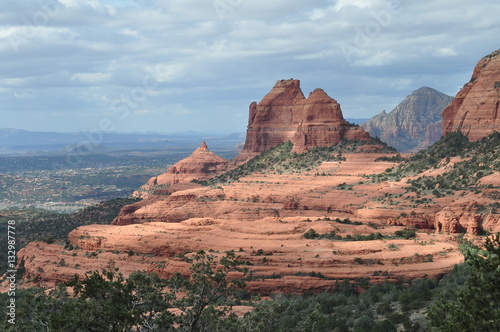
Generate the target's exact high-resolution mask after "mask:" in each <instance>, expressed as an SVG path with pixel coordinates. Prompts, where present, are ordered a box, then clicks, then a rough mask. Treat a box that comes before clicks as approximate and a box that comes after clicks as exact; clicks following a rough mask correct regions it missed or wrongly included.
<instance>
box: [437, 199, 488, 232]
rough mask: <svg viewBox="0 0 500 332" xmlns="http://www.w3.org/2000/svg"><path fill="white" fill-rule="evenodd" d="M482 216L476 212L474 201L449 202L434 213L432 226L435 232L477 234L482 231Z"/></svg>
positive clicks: (476, 206) (476, 205)
mask: <svg viewBox="0 0 500 332" xmlns="http://www.w3.org/2000/svg"><path fill="white" fill-rule="evenodd" d="M482 221H483V216H482V215H481V214H479V213H478V204H477V203H476V202H472V203H468V204H462V203H459V204H450V205H448V206H447V207H445V208H444V209H443V210H441V211H440V212H438V213H436V217H435V221H434V226H435V228H436V232H443V233H451V234H452V233H462V232H464V231H466V232H467V233H469V234H479V233H480V232H481V231H482V227H481V223H482Z"/></svg>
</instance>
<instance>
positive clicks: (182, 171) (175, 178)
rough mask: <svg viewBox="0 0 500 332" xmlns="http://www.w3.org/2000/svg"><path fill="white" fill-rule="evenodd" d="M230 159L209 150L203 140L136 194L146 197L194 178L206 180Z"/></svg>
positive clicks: (223, 167)
mask: <svg viewBox="0 0 500 332" xmlns="http://www.w3.org/2000/svg"><path fill="white" fill-rule="evenodd" d="M227 163H228V161H227V160H226V159H224V158H221V157H219V156H218V155H216V154H215V153H213V152H211V151H210V150H208V147H207V144H206V143H205V142H202V144H201V146H200V147H199V148H197V149H196V150H195V151H194V152H193V153H192V154H191V155H190V156H189V157H187V158H184V159H182V160H181V161H179V162H177V163H176V164H174V165H173V166H171V167H170V168H169V169H168V170H167V172H166V173H164V174H161V175H158V176H156V177H153V178H151V179H150V180H149V181H148V183H147V184H146V185H144V186H142V187H141V188H140V189H139V190H138V191H137V192H135V193H134V196H136V197H141V198H144V197H146V196H148V195H149V194H152V193H160V194H161V193H164V192H163V191H165V190H166V191H168V189H166V188H168V187H169V186H172V185H176V184H178V183H183V182H190V181H192V180H206V179H208V178H211V177H213V176H215V175H217V174H219V173H221V172H222V171H224V170H225V169H226V166H227Z"/></svg>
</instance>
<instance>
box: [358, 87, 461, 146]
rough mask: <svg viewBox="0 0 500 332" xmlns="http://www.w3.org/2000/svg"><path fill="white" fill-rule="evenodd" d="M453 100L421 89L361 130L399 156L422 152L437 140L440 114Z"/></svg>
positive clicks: (439, 132) (431, 90) (379, 115)
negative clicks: (380, 141)
mask: <svg viewBox="0 0 500 332" xmlns="http://www.w3.org/2000/svg"><path fill="white" fill-rule="evenodd" d="M452 100H453V97H451V96H448V95H445V94H444V93H441V92H439V91H437V90H434V89H432V88H428V87H422V88H420V89H418V90H416V91H413V92H412V93H411V94H410V95H408V96H407V97H406V98H405V99H404V100H403V101H402V102H401V103H400V104H399V105H398V106H396V108H395V109H394V110H392V111H391V112H390V113H389V114H387V113H386V112H385V111H383V112H382V113H380V114H378V115H376V116H374V117H373V118H371V119H370V120H369V121H367V122H365V123H364V124H362V125H361V126H362V127H363V128H364V129H365V130H366V131H368V132H369V133H370V135H372V136H374V137H379V138H380V139H381V140H382V141H384V142H386V143H387V144H389V145H391V146H393V147H395V148H396V149H397V150H398V151H400V152H411V151H418V150H420V149H424V148H426V147H428V146H430V145H432V144H433V143H434V142H436V141H437V140H439V138H440V137H441V113H442V111H443V109H444V108H445V107H446V106H448V105H449V104H450V103H451V101H452Z"/></svg>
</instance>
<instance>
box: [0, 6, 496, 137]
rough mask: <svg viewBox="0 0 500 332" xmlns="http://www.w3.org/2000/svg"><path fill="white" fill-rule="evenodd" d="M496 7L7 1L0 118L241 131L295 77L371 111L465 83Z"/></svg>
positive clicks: (349, 111) (63, 125) (60, 127)
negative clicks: (257, 106)
mask: <svg viewBox="0 0 500 332" xmlns="http://www.w3.org/2000/svg"><path fill="white" fill-rule="evenodd" d="M498 17H500V3H499V2H498V1H494V0H482V1H476V2H474V3H472V2H470V1H466V0H453V1H452V0H443V1H430V0H425V1H409V0H349V1H345V0H337V1H333V0H312V1H299V0H276V1H261V0H255V1H249V0H207V1H202V0H168V1H167V0H135V1H132V0H127V1H118V0H92V1H87V0H43V1H38V0H24V1H19V2H14V1H3V2H1V3H0V22H2V23H1V25H0V59H1V61H0V75H1V81H0V82H1V83H0V111H1V112H2V123H1V125H0V127H13V128H22V129H29V130H54V131H75V130H92V129H95V128H96V127H97V126H98V124H99V121H100V120H102V119H103V118H110V119H111V120H112V121H113V122H114V125H115V128H116V130H119V131H151V130H153V131H170V132H171V131H183V130H197V131H213V132H242V131H244V130H245V128H246V122H247V112H248V104H250V102H251V101H253V100H260V99H261V98H262V97H263V96H264V95H265V94H266V93H267V92H268V91H269V90H270V89H271V88H272V86H273V85H274V83H275V82H276V81H277V80H279V79H282V78H291V77H293V78H298V79H301V81H302V88H303V90H304V93H305V94H307V93H309V92H310V91H312V90H313V89H315V88H317V87H320V88H323V89H324V90H325V91H327V92H328V93H329V94H330V96H331V97H333V98H335V99H337V100H338V101H339V102H340V103H341V105H342V109H343V112H344V116H346V117H350V118H353V117H354V118H368V117H371V116H373V115H374V114H376V113H378V112H380V111H381V110H382V109H386V110H388V111H390V110H391V109H392V108H393V107H394V106H395V105H396V104H397V103H398V102H399V101H401V100H402V99H403V98H404V97H405V96H406V95H407V94H409V93H411V91H413V90H416V89H418V88H419V87H421V86H424V85H426V86H430V87H433V88H436V89H438V90H440V91H442V92H444V93H448V94H451V95H454V94H455V93H456V92H458V90H459V88H460V87H461V86H462V85H463V84H464V83H465V82H467V81H468V79H469V78H470V75H471V73H472V69H473V66H474V65H475V64H476V62H477V61H478V60H479V59H480V58H481V57H482V56H484V55H486V54H489V53H490V52H492V51H494V50H495V49H498V48H500V45H499V44H498V36H499V35H500V26H499V25H498ZM63 114H64V116H62V115H63ZM34 119H36V120H34Z"/></svg>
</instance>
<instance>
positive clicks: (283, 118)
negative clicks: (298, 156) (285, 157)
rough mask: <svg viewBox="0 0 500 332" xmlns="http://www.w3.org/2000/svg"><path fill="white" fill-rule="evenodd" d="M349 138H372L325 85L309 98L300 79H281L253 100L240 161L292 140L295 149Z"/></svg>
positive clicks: (302, 149) (328, 143) (238, 158)
mask: <svg viewBox="0 0 500 332" xmlns="http://www.w3.org/2000/svg"><path fill="white" fill-rule="evenodd" d="M343 138H345V139H349V140H368V139H370V135H369V134H368V133H367V132H365V131H364V130H363V129H362V128H361V127H358V126H356V125H352V124H349V123H348V122H347V121H346V120H345V119H344V117H343V115H342V111H341V109H340V104H339V103H338V102H337V101H336V100H335V99H332V98H330V97H329V96H328V95H327V94H326V93H325V91H323V90H322V89H316V90H314V91H313V92H311V93H310V94H309V97H308V98H306V97H305V96H304V94H303V93H302V91H301V89H300V81H299V80H280V81H278V82H276V84H275V86H274V87H273V89H272V90H271V91H270V92H269V93H268V94H267V95H266V96H265V97H264V98H263V99H262V100H261V101H260V102H259V103H256V102H253V103H252V104H250V115H249V120H248V129H247V136H246V141H245V145H244V147H243V150H242V152H241V154H240V155H239V156H238V157H237V159H236V160H237V161H239V162H241V161H245V160H247V159H248V158H250V157H253V156H255V155H257V154H259V153H260V152H263V151H266V150H268V149H270V148H273V147H275V146H277V145H279V144H281V143H284V142H287V141H291V142H292V143H293V145H294V148H293V151H294V152H298V153H300V152H305V151H306V150H308V149H310V148H313V147H315V146H329V145H333V144H335V143H338V142H340V141H341V140H342V139H343Z"/></svg>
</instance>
